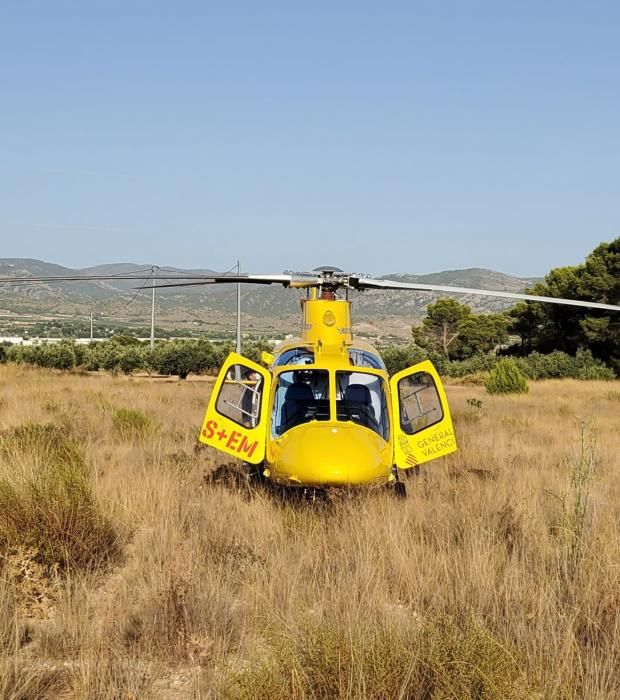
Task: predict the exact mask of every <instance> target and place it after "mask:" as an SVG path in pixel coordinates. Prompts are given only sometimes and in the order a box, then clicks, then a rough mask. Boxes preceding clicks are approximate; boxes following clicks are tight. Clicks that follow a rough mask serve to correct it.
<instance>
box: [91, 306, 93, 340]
mask: <svg viewBox="0 0 620 700" xmlns="http://www.w3.org/2000/svg"><path fill="white" fill-rule="evenodd" d="M90 342H91V343H92V342H93V310H92V307H91V310H90Z"/></svg>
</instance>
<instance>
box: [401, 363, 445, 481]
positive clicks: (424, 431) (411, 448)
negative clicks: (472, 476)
mask: <svg viewBox="0 0 620 700" xmlns="http://www.w3.org/2000/svg"><path fill="white" fill-rule="evenodd" d="M390 393H391V395H392V414H393V416H394V437H395V440H394V463H395V464H396V466H397V467H399V468H400V469H409V468H411V467H415V466H417V465H418V464H423V463H424V462H429V461H430V460H432V459H437V457H443V456H445V455H448V454H450V453H451V452H454V451H455V450H456V449H457V447H456V438H455V437H454V428H453V427H452V419H451V417H450V409H449V407H448V401H447V399H446V392H445V391H444V388H443V386H442V384H441V380H440V379H439V375H438V374H437V370H436V369H435V368H434V367H433V364H432V363H431V362H430V361H429V360H425V361H424V362H420V363H419V364H417V365H413V366H412V367H408V368H407V369H405V370H403V371H402V372H398V374H395V375H394V376H393V377H392V378H391V379H390Z"/></svg>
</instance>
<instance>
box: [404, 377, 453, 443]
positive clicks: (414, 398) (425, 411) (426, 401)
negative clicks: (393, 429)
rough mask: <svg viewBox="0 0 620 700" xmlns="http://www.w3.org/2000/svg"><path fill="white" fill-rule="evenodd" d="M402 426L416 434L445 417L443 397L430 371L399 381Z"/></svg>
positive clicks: (409, 432)
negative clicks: (442, 404) (442, 405)
mask: <svg viewBox="0 0 620 700" xmlns="http://www.w3.org/2000/svg"><path fill="white" fill-rule="evenodd" d="M398 398H399V400H400V426H401V428H402V429H403V431H404V432H405V433H407V435H414V434H415V433H418V432H419V431H420V430H424V429H425V428H429V427H430V426H431V425H435V423H439V422H440V421H441V420H442V419H443V409H442V407H441V399H440V397H439V392H438V391H437V386H436V385H435V380H434V379H433V377H432V376H431V375H430V374H429V373H428V372H415V373H414V374H410V375H408V376H407V377H403V378H402V379H401V380H400V381H399V382H398Z"/></svg>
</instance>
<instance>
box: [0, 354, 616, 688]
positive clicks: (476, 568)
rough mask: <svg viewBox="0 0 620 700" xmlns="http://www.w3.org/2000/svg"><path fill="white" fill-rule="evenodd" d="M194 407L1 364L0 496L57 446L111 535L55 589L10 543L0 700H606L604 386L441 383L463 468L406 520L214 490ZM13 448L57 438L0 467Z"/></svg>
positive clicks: (193, 401)
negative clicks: (516, 387) (509, 388)
mask: <svg viewBox="0 0 620 700" xmlns="http://www.w3.org/2000/svg"><path fill="white" fill-rule="evenodd" d="M209 391H210V385H207V384H205V383H200V382H195V383H194V382H180V383H178V384H177V383H168V382H165V383H164V382H161V383H160V382H156V381H155V382H154V381H150V380H147V379H127V378H112V377H106V376H102V377H82V376H74V375H60V374H54V373H49V372H45V371H42V370H33V369H29V368H25V367H22V368H14V367H0V398H1V399H2V400H1V401H0V431H2V434H3V435H4V436H5V446H6V438H9V442H10V445H9V447H10V449H9V447H6V449H4V450H1V449H0V481H2V480H4V482H5V483H9V484H15V483H17V481H19V480H20V479H21V482H20V483H22V484H23V483H25V481H24V479H25V477H24V475H28V474H30V476H31V477H32V475H33V472H32V470H33V469H34V468H35V467H36V469H40V468H43V467H44V466H45V465H49V464H51V463H54V460H55V459H56V458H55V457H54V456H53V455H54V454H56V456H58V454H59V450H60V451H61V453H62V449H65V451H66V452H65V458H62V459H60V462H61V463H63V464H64V463H66V462H67V461H69V462H71V461H72V460H73V462H72V463H79V464H82V465H84V469H85V472H80V474H82V475H83V478H84V479H85V481H83V482H80V483H81V484H82V488H83V491H82V492H79V493H80V494H81V495H78V497H77V500H76V503H82V502H87V505H88V508H90V509H91V510H90V511H89V513H87V517H88V518H93V517H94V518H95V522H102V521H101V520H98V518H103V519H104V521H105V522H106V523H109V526H110V527H111V528H112V529H113V532H114V547H113V548H112V549H109V547H110V540H108V539H106V538H105V537H104V538H95V539H94V540H92V541H90V540H89V544H88V550H89V552H90V558H89V559H88V560H87V561H86V562H84V560H82V559H80V560H79V561H78V562H77V563H76V564H75V565H73V566H72V565H68V566H64V567H62V566H59V567H57V568H56V569H54V568H53V567H50V566H49V565H48V562H47V559H45V558H43V559H41V557H40V552H34V553H33V552H32V543H31V542H30V540H28V539H27V537H25V536H24V537H25V539H24V541H23V542H20V541H19V537H18V533H19V530H18V529H17V530H16V529H14V532H13V538H14V539H13V540H12V541H11V547H10V548H8V547H7V545H6V543H5V545H4V550H3V552H2V554H3V562H4V563H3V565H2V571H1V574H0V658H1V661H0V679H1V680H0V697H2V698H34V697H37V698H39V697H40V698H45V697H50V698H52V697H66V698H129V697H133V698H154V699H159V698H177V697H178V698H210V697H214V698H215V697H223V698H259V697H269V698H337V697H342V698H398V697H400V698H416V699H417V698H419V699H420V700H421V699H425V700H426V699H428V700H430V699H434V700H436V699H444V698H445V699H447V698H452V699H456V698H488V699H491V698H498V699H499V698H532V699H533V698H537V699H543V698H566V699H572V698H575V699H576V698H588V699H590V698H592V699H600V700H602V699H608V700H612V699H615V698H618V697H620V670H619V669H620V546H619V545H620V541H619V540H620V528H619V523H620V473H619V466H620V465H619V464H618V454H619V452H620V410H619V409H618V405H619V404H618V400H617V393H618V392H617V390H616V389H615V388H614V385H612V384H609V383H597V382H576V381H570V380H565V381H553V382H551V381H549V382H540V383H532V384H531V385H530V393H529V394H528V395H527V396H519V397H489V396H487V395H486V394H485V393H484V390H483V389H482V388H481V387H479V386H466V385H458V386H456V385H455V386H451V387H449V388H448V393H449V395H450V399H451V402H452V405H453V407H454V415H455V422H456V427H457V432H458V436H459V438H460V444H461V449H460V451H459V452H458V453H456V454H455V455H453V456H451V457H450V458H447V459H445V460H443V461H440V462H437V463H434V464H431V465H429V466H428V467H427V468H426V469H424V470H423V472H422V474H421V475H420V476H419V477H417V478H412V479H411V480H409V481H408V488H409V498H408V499H407V500H406V501H398V500H396V499H393V498H392V497H390V496H389V494H386V493H383V492H374V493H367V494H362V495H360V494H351V495H346V494H344V495H342V494H341V495H340V496H339V497H338V498H336V499H334V500H330V501H327V502H326V503H322V504H308V503H297V502H290V501H286V500H281V499H278V498H274V497H273V496H271V495H270V494H269V493H268V492H254V493H253V494H252V495H251V496H250V497H248V493H247V490H246V489H244V488H235V486H234V483H235V480H234V479H232V480H231V479H229V480H223V481H215V480H212V479H209V475H210V474H212V473H213V471H214V470H215V468H216V467H217V466H218V465H219V464H220V461H219V460H218V458H217V456H216V455H215V454H214V453H212V452H210V451H209V450H198V451H196V450H195V441H196V436H197V430H198V427H199V424H200V422H201V419H202V414H203V409H204V405H205V403H206V400H207V396H208V392H209ZM468 399H473V400H472V401H469V402H468ZM480 401H481V402H482V405H480V403H479V402H480ZM119 416H121V418H120V419H119ZM582 425H585V433H584V441H583V444H582V432H581V431H582ZM24 426H30V427H29V428H25V427H24ZM32 426H56V427H51V428H50V427H48V428H41V427H39V428H36V427H35V428H33V427H32ZM25 430H26V431H28V430H29V431H31V432H32V431H35V433H36V431H42V430H43V431H52V432H51V433H49V434H48V437H49V435H51V434H53V435H55V436H56V437H58V435H62V436H63V439H62V440H60V439H59V438H58V440H57V443H58V444H57V445H56V448H55V452H54V450H52V451H51V452H50V453H49V454H48V453H46V451H45V449H43V450H42V451H41V447H40V445H39V444H38V443H37V445H38V446H36V449H35V448H34V447H33V441H32V440H33V439H32V436H30V438H28V441H27V444H26V445H25V447H24V446H22V447H24V449H17V450H16V446H17V445H18V444H19V439H22V437H23V435H24V431H25ZM58 431H60V432H58ZM41 434H45V433H40V432H39V433H37V435H39V437H40V435H41ZM20 436H21V437H20ZM54 439H56V438H54ZM11 441H12V442H11ZM72 450H77V452H75V453H74V452H72ZM71 455H73V457H71ZM46 456H47V458H45V457H46ZM16 465H17V468H16ZM28 469H30V470H31V471H30V472H29V471H28ZM36 469H35V471H36ZM20 475H21V476H20ZM18 477H19V478H18ZM32 478H34V477H32ZM16 480H17V481H16ZM26 481H27V480H26ZM20 493H23V492H20ZM61 493H64V492H62V490H61ZM84 494H89V495H88V497H86V496H85V495H84ZM63 498H64V496H63ZM60 500H61V501H62V499H60ZM62 502H64V501H62ZM31 505H32V504H31ZM0 507H1V506H0ZM5 507H6V506H5ZM20 507H22V506H20ZM78 511H79V509H78ZM79 512H80V513H81V512H82V511H79ZM94 514H96V517H95V515H94ZM2 516H3V514H2V513H0V519H1V518H2ZM6 516H7V514H6V513H4V517H5V518H6ZM69 522H70V523H74V522H75V521H74V520H70V521H69ZM86 522H90V520H87V521H86ZM73 531H74V532H75V530H73ZM20 546H21V550H20ZM29 548H30V549H29ZM115 548H116V549H115ZM9 550H10V551H9ZM19 556H21V557H23V558H24V559H25V560H27V561H29V562H30V564H29V567H26V572H25V573H24V569H23V567H22V568H20V566H19V563H17V564H16V557H19ZM46 562H47V563H46ZM93 562H96V566H93V565H92V563H93ZM20 572H21V573H20ZM37 596H39V597H41V598H42V599H43V600H44V601H45V605H43V604H38V605H35V604H32V599H33V598H35V599H36V598H37ZM29 601H30V604H29Z"/></svg>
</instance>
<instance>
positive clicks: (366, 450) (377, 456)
mask: <svg viewBox="0 0 620 700" xmlns="http://www.w3.org/2000/svg"><path fill="white" fill-rule="evenodd" d="M276 453H277V457H276V459H275V460H274V462H273V468H274V472H275V473H274V476H275V477H276V478H277V479H278V480H279V481H284V482H286V483H290V484H299V485H304V486H322V485H323V486H325V485H329V486H344V485H351V484H368V483H372V482H374V481H386V480H387V478H388V476H389V472H390V469H391V466H392V455H391V450H390V449H389V444H388V443H387V442H385V440H383V439H382V438H381V437H380V436H379V435H377V434H376V433H374V432H372V431H371V430H368V429H367V428H363V427H361V426H359V425H352V424H342V423H341V424H337V425H335V424H333V423H331V424H323V425H317V424H316V423H311V424H306V425H300V426H297V427H296V428H293V429H292V430H290V431H289V432H287V433H285V434H284V435H283V436H282V438H281V439H280V440H278V443H277V448H276Z"/></svg>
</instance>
